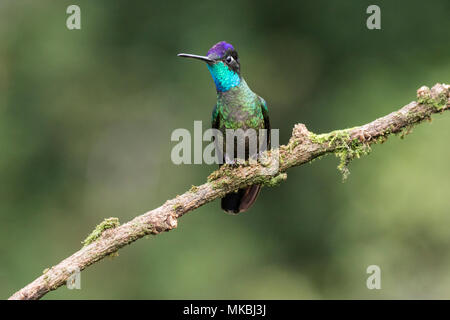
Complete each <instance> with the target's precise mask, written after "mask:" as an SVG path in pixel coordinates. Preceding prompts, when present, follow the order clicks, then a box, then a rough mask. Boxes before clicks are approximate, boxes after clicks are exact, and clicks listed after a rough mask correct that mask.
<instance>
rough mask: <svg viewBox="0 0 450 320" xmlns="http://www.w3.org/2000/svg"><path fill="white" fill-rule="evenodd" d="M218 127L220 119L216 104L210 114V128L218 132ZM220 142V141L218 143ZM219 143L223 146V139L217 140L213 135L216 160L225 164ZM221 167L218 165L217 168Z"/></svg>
mask: <svg viewBox="0 0 450 320" xmlns="http://www.w3.org/2000/svg"><path fill="white" fill-rule="evenodd" d="M219 125H220V117H219V108H217V104H216V105H215V106H214V109H213V112H212V121H211V128H213V129H217V130H219ZM219 140H222V141H219ZM219 143H222V144H223V139H218V137H216V136H215V135H214V144H215V148H216V155H217V159H222V163H225V159H224V157H223V152H222V150H223V148H222V146H219ZM220 166H221V165H220V164H219V167H220Z"/></svg>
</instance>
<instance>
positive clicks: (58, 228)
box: [0, 0, 450, 299]
mask: <svg viewBox="0 0 450 320" xmlns="http://www.w3.org/2000/svg"><path fill="white" fill-rule="evenodd" d="M70 4H77V5H79V6H80V7H81V19H82V22H81V23H82V29H81V30H74V31H69V30H68V29H67V28H66V19H67V17H68V15H67V14H66V8H67V6H68V5H70ZM370 4H377V5H379V6H380V7H381V27H382V29H381V30H373V31H371V30H368V29H367V28H366V19H367V17H368V16H369V15H368V14H366V8H367V7H368V6H369V5H370ZM449 13H450V2H449V1H447V0H442V1H438V0H434V1H430V2H424V1H406V0H404V1H379V0H378V1H375V2H374V1H345V2H344V1H339V2H338V1H291V2H272V1H264V0H260V1H234V0H233V1H232V0H228V1H225V2H223V1H220V2H219V1H193V0H190V1H171V2H169V1H111V0H108V1H107V0H97V1H76V0H72V1H50V0H48V1H46V0H42V1H32V0H21V1H14V0H2V1H1V3H0V151H1V152H0V241H1V243H2V245H1V246H0V297H2V298H7V297H8V296H9V295H11V294H12V293H13V292H15V291H16V290H18V289H20V288H21V287H23V286H24V285H26V284H27V283H29V282H30V281H32V280H33V279H34V278H36V277H37V276H39V275H40V274H41V273H42V271H43V270H44V269H45V268H47V267H49V266H52V265H54V264H56V263H58V262H59V261H60V260H62V259H63V258H65V257H67V256H69V255H70V254H72V253H73V252H75V251H76V250H78V249H79V248H80V247H81V241H82V240H83V239H84V238H85V237H86V236H87V235H88V234H89V233H90V231H91V230H92V229H93V228H94V227H95V225H96V224H98V223H99V222H100V221H102V220H103V219H104V218H107V217H111V216H112V217H118V218H119V219H120V221H121V222H126V221H128V220H130V219H131V218H133V217H134V216H136V215H138V214H141V213H143V212H145V211H147V210H150V209H153V208H155V207H157V206H159V205H161V204H162V203H163V202H164V201H165V200H166V199H169V198H172V197H174V196H175V195H177V194H181V193H183V192H184V191H185V190H187V189H189V188H190V187H191V185H193V184H194V185H198V184H201V183H203V182H204V181H205V178H206V176H207V175H208V174H209V173H210V172H211V171H212V170H213V169H215V166H208V165H180V166H176V165H174V164H172V162H171V161H170V152H171V149H172V147H173V146H174V145H175V143H172V142H171V141H170V135H171V133H172V131H173V130H174V129H176V128H187V129H192V128H193V121H194V120H203V121H204V123H205V124H209V121H210V115H211V110H212V107H213V105H214V103H215V89H214V85H213V82H212V80H211V77H210V75H209V73H208V71H207V69H206V67H205V66H204V65H202V63H199V62H195V61H188V60H182V59H180V58H177V57H176V54H177V53H179V52H191V53H198V54H205V53H206V52H207V50H208V49H209V47H210V46H212V45H213V44H215V43H216V42H218V41H220V40H226V41H228V42H231V43H232V44H234V46H235V47H236V48H237V49H238V51H239V54H240V59H241V63H242V72H243V75H244V77H245V78H246V80H247V82H248V83H249V85H250V86H251V88H252V89H253V90H254V91H255V92H257V93H259V94H260V95H262V96H263V97H264V98H265V99H266V101H267V102H268V105H269V112H270V118H271V122H272V126H273V127H274V128H280V135H281V137H280V138H281V139H280V143H286V142H287V140H288V138H289V136H290V133H291V130H292V127H293V125H294V124H295V123H298V122H302V123H305V124H306V125H307V127H308V128H309V129H310V130H312V131H314V132H317V133H319V132H328V131H331V130H334V129H339V128H346V127H353V126H356V125H360V124H364V123H366V122H369V121H371V120H373V119H375V118H377V117H380V116H383V115H385V114H387V113H389V112H391V111H394V110H396V109H398V108H399V107H401V106H403V105H405V104H407V103H409V102H410V101H412V100H414V99H415V92H416V89H417V88H419V87H420V86H422V85H428V86H432V85H434V84H435V83H436V82H446V83H448V82H449V81H450V42H449V41H448V39H449V30H450V19H449V18H448V17H449ZM449 140H450V113H448V114H443V115H437V116H434V117H433V122H432V123H424V124H422V125H420V126H418V127H416V128H415V129H414V131H413V133H412V134H410V135H408V136H407V137H406V139H404V140H401V139H400V138H399V137H395V136H394V137H392V138H390V139H389V140H388V141H387V142H386V143H385V144H384V145H381V146H375V147H374V148H373V153H372V154H370V155H369V156H367V157H364V158H363V159H361V160H358V161H355V162H353V163H352V164H351V165H350V170H351V175H350V176H349V178H348V180H347V182H345V183H342V181H341V176H340V173H339V172H338V171H337V170H336V166H337V164H338V160H337V159H336V158H335V157H333V156H329V157H327V158H324V159H322V160H320V161H315V162H314V163H312V164H311V165H305V166H302V167H299V168H295V169H292V170H290V171H289V172H288V180H287V181H286V182H285V183H283V184H282V185H280V186H279V187H277V188H272V189H264V190H263V192H262V194H261V195H260V197H259V199H258V201H257V203H256V205H255V206H254V207H253V208H252V210H251V211H249V212H247V213H245V214H242V215H238V216H229V215H225V214H224V213H222V212H221V211H220V209H219V203H218V201H215V202H213V203H210V204H208V205H205V206H204V207H202V208H200V209H198V210H196V211H194V212H192V213H189V214H187V215H186V216H184V217H183V218H182V219H181V220H180V221H179V226H178V229H176V230H174V231H171V232H169V233H165V234H161V235H159V236H157V237H150V238H148V239H147V240H145V239H142V240H139V241H137V242H136V243H134V244H132V245H130V246H127V247H126V248H124V249H122V250H120V255H119V257H116V258H113V259H112V258H107V259H105V260H103V261H101V262H100V263H97V264H95V265H93V266H91V267H89V268H88V269H86V270H85V271H83V272H82V289H81V290H68V289H67V288H65V287H62V288H60V289H58V290H57V291H54V292H51V293H49V294H48V295H47V296H45V299H63V298H64V299H109V298H111V299H183V298H192V299H198V298H206V299H221V298H238V299H244V298H254V299H324V298H328V299H336V298H342V299H348V298H361V299H380V298H386V299H397V298H405V299H412V298H425V299H427V298H437V299H441V298H450V197H449V193H450V172H449V166H448V161H449V158H450V149H449V147H448V146H449V144H448V142H449ZM374 264H375V265H378V266H380V268H381V275H382V283H381V285H382V289H381V290H368V289H367V288H366V279H367V277H368V274H366V268H367V267H368V266H369V265H374Z"/></svg>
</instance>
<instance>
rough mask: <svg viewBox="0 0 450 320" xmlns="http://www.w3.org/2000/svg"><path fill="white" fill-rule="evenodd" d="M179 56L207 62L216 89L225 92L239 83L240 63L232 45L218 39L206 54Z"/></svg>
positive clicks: (181, 54)
mask: <svg viewBox="0 0 450 320" xmlns="http://www.w3.org/2000/svg"><path fill="white" fill-rule="evenodd" d="M178 56H179V57H185V58H193V59H198V60H202V61H204V62H206V63H207V67H208V69H209V72H210V73H211V75H212V78H213V80H214V83H215V84H216V89H217V91H219V92H225V91H228V90H230V89H231V88H233V87H236V86H238V85H239V84H240V83H241V73H240V64H239V58H238V54H237V51H236V50H235V49H234V47H233V46H232V45H231V44H229V43H226V42H225V41H220V42H218V43H216V44H215V45H214V46H212V47H211V49H209V50H208V53H207V55H206V56H198V55H194V54H186V53H180V54H178Z"/></svg>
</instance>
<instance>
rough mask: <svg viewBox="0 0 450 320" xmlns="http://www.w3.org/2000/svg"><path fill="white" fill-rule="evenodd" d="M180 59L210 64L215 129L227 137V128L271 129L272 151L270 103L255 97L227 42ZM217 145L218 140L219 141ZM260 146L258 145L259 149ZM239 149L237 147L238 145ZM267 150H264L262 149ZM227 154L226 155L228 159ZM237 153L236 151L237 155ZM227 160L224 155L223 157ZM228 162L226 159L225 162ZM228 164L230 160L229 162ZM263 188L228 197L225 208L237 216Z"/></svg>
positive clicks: (244, 190)
mask: <svg viewBox="0 0 450 320" xmlns="http://www.w3.org/2000/svg"><path fill="white" fill-rule="evenodd" d="M178 56H179V57H185V58H194V59H198V60H202V61H204V62H206V65H207V67H208V69H209V72H210V73H211V75H212V78H213V80H214V83H215V85H216V90H217V103H216V106H215V107H214V109H213V112H212V128H215V129H218V130H220V131H221V132H222V134H223V137H225V136H226V133H225V130H226V129H233V130H237V129H242V130H247V129H255V130H256V132H258V131H259V129H267V131H266V135H264V137H262V136H261V135H260V136H259V138H260V139H267V144H266V146H267V148H269V149H270V132H269V131H270V123H269V115H268V110H267V104H266V102H265V101H264V99H263V98H261V97H260V96H258V95H257V94H255V93H254V92H253V91H252V90H251V89H250V88H249V87H248V85H247V83H246V82H245V80H244V78H243V77H242V76H241V65H240V63H239V58H238V54H237V51H236V50H235V49H234V47H233V46H232V45H231V44H229V43H226V42H225V41H221V42H218V43H217V44H215V45H214V46H213V47H212V48H211V49H209V51H208V53H207V55H206V56H198V55H194V54H186V53H180V54H178ZM225 140H226V139H222V142H220V143H222V149H221V150H225V149H226V141H225ZM216 143H217V141H216ZM244 143H246V145H245V146H246V147H245V148H246V149H245V150H246V154H245V158H246V160H247V159H248V157H249V153H248V141H245V142H244ZM259 145H260V144H259V143H258V146H259ZM235 148H236V146H235ZM259 151H260V152H261V151H264V150H259ZM226 154H227V153H226V152H225V156H226ZM234 154H236V152H235V153H234ZM221 156H222V157H224V156H223V155H221ZM223 160H224V162H225V159H223ZM226 160H227V162H228V159H226ZM260 190H261V185H252V186H249V187H246V188H243V189H239V190H238V191H237V192H232V193H229V194H227V195H226V196H225V197H223V198H222V201H221V206H222V209H223V210H224V211H225V212H227V213H231V214H237V213H240V212H244V211H246V210H247V209H249V208H250V207H251V206H252V205H253V203H254V202H255V200H256V198H257V196H258V194H259V191H260Z"/></svg>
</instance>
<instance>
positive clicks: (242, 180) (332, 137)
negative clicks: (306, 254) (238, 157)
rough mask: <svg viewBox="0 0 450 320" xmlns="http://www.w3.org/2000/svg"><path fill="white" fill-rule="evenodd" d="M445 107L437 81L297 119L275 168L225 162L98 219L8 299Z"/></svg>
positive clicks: (351, 153) (47, 287)
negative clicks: (228, 197) (340, 122)
mask: <svg viewBox="0 0 450 320" xmlns="http://www.w3.org/2000/svg"><path fill="white" fill-rule="evenodd" d="M448 109H450V86H449V85H445V84H444V85H443V84H436V85H435V86H434V87H433V88H432V89H431V90H430V89H429V88H427V87H422V88H420V89H419V90H418V91H417V101H414V102H411V103H409V104H408V105H406V106H404V107H403V108H401V109H400V110H398V111H395V112H392V113H391V114H389V115H387V116H384V117H382V118H379V119H377V120H375V121H372V122H370V123H368V124H365V125H362V126H359V127H354V128H350V129H344V130H337V131H333V132H330V133H326V134H320V135H317V134H314V133H312V132H309V131H308V130H307V129H306V127H305V125H303V124H297V125H296V126H295V127H294V129H293V131H292V136H291V138H290V140H289V143H288V144H287V145H283V146H281V147H280V148H279V149H278V150H272V151H270V152H278V153H279V168H278V170H275V172H271V173H270V174H268V170H267V166H265V165H264V164H252V165H244V166H239V167H230V166H228V165H224V166H222V167H221V169H219V170H217V171H214V172H213V173H212V174H211V175H210V176H209V177H208V182H206V183H204V184H202V185H200V186H192V188H190V190H189V191H187V192H185V193H184V194H182V195H180V196H177V197H176V198H174V199H171V200H168V201H166V202H165V203H164V204H163V205H162V206H160V207H159V208H156V209H154V210H152V211H149V212H147V213H144V214H142V215H140V216H137V217H136V218H134V219H133V220H131V221H129V222H128V223H125V224H122V225H119V223H118V220H117V219H116V218H109V219H107V220H105V221H104V222H103V223H101V224H99V225H98V226H97V228H96V229H95V230H94V232H93V233H92V234H91V235H90V236H89V237H88V238H87V239H86V240H85V241H84V242H83V243H84V247H83V248H81V249H80V250H79V251H77V252H76V253H74V254H73V255H72V256H70V257H68V258H67V259H65V260H63V261H61V262H60V263H59V264H57V265H55V266H53V267H51V268H48V269H46V270H45V272H44V274H43V275H41V276H40V277H38V278H37V279H36V280H34V281H33V282H31V283H30V284H28V285H27V286H26V287H24V288H23V289H21V290H19V291H17V292H16V293H14V294H13V295H12V296H11V297H10V299H39V298H41V297H43V296H44V295H45V294H46V293H48V292H50V291H52V290H55V289H57V288H58V287H60V286H62V285H64V284H65V283H66V281H67V279H68V278H69V277H70V276H71V275H72V270H80V271H81V270H83V269H85V268H86V267H88V266H90V265H91V264H93V263H95V262H97V261H99V260H101V259H103V258H104V257H106V256H109V255H111V254H114V253H116V252H117V250H119V249H120V248H122V247H123V246H125V245H127V244H130V243H131V242H133V241H136V240H138V239H140V238H142V237H144V236H146V235H157V234H159V233H161V232H165V231H170V230H172V229H174V228H176V227H177V224H178V218H180V217H181V216H183V215H184V214H185V213H187V212H190V211H193V210H195V209H196V208H198V207H200V206H202V205H204V204H206V203H208V202H211V201H213V200H215V199H217V198H220V197H222V196H224V195H225V194H227V193H229V192H232V191H234V190H237V189H239V188H242V187H245V186H248V185H251V184H255V183H258V184H263V185H265V186H276V185H278V184H279V183H281V182H282V181H283V180H285V179H286V177H287V176H286V173H285V171H286V170H287V169H289V168H292V167H295V166H299V165H302V164H305V163H309V162H310V161H312V160H314V159H316V158H319V157H321V156H323V155H325V154H331V153H334V154H335V155H336V156H337V157H339V159H340V164H339V166H338V168H339V170H341V171H342V173H343V176H344V178H345V177H346V176H347V175H348V173H349V171H348V164H349V163H350V162H351V161H352V160H353V159H355V158H359V157H361V156H363V155H366V154H368V153H369V152H370V150H371V149H370V146H371V145H372V144H374V143H383V142H384V141H386V139H387V138H388V136H389V135H391V134H398V133H402V134H407V133H408V132H409V131H410V130H411V128H412V127H413V126H414V125H417V124H419V123H421V122H422V121H424V120H430V119H431V115H432V114H434V113H442V112H444V111H445V110H448Z"/></svg>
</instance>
